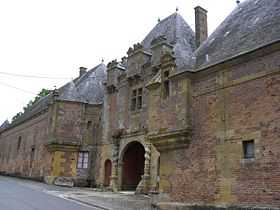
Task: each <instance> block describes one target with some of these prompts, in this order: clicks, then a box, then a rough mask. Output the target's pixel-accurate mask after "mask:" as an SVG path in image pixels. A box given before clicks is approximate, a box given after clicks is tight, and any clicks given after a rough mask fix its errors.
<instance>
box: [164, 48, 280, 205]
mask: <svg viewBox="0 0 280 210" xmlns="http://www.w3.org/2000/svg"><path fill="white" fill-rule="evenodd" d="M279 66H280V54H279V52H274V53H272V54H269V55H266V56H262V57H255V58H253V59H251V60H250V61H244V62H242V60H240V62H239V64H237V65H234V66H228V67H227V66H224V67H223V68H222V69H220V70H215V69H212V71H211V69H209V70H208V71H206V72H201V73H197V75H196V76H195V77H194V79H193V80H192V107H191V113H192V123H193V127H192V134H193V136H192V139H191V141H190V144H189V146H188V148H187V149H181V150H180V149H179V150H176V151H169V152H165V153H161V157H162V158H161V160H162V159H165V161H166V163H169V164H166V163H163V167H166V165H172V166H173V167H172V168H167V169H164V170H165V171H167V172H165V175H166V173H167V174H168V176H167V182H168V185H169V186H168V189H169V190H170V191H169V192H170V194H169V195H170V199H171V200H173V201H182V202H190V203H193V202H203V203H208V204H210V203H212V204H240V205H258V204H263V205H274V206H279V205H280V200H279V192H280V180H279V173H280V165H279V161H278V159H279V156H280V153H279V151H280V150H279V143H278V140H279V133H280V131H279V129H280V127H279V125H280V110H279V101H280V94H279V93H280V91H279V90H280V75H279V72H280V71H279ZM248 140H254V143H255V158H253V159H249V160H248V159H245V158H244V154H243V153H244V151H243V143H242V142H243V141H248ZM163 156H164V157H163ZM162 161H164V160H162ZM162 161H161V162H162ZM161 170H163V169H161ZM164 184H166V183H162V185H163V188H164Z"/></svg>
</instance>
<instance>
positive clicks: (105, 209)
mask: <svg viewBox="0 0 280 210" xmlns="http://www.w3.org/2000/svg"><path fill="white" fill-rule="evenodd" d="M65 198H67V199H69V200H73V201H77V202H79V203H83V204H86V205H88V206H92V207H95V208H99V209H102V210H114V209H111V208H108V207H105V206H101V205H96V204H92V203H90V202H87V201H82V200H80V199H77V198H73V197H70V196H69V197H68V196H65Z"/></svg>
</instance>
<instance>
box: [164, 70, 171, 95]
mask: <svg viewBox="0 0 280 210" xmlns="http://www.w3.org/2000/svg"><path fill="white" fill-rule="evenodd" d="M169 95H170V81H169V71H166V72H164V74H163V98H168V97H169Z"/></svg>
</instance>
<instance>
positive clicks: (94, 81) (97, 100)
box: [0, 63, 107, 132]
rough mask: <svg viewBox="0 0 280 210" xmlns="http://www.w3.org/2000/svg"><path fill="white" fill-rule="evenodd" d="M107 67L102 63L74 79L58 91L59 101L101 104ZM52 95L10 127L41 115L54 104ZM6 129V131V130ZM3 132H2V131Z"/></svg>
mask: <svg viewBox="0 0 280 210" xmlns="http://www.w3.org/2000/svg"><path fill="white" fill-rule="evenodd" d="M106 71H107V68H106V66H105V65H104V64H103V63H102V64H99V65H98V66H96V67H94V68H93V69H91V70H89V71H87V72H86V73H85V74H84V75H82V76H81V77H78V78H76V79H74V80H73V81H71V82H69V83H67V84H65V85H64V86H62V87H61V88H59V89H58V90H57V91H58V97H57V99H58V100H63V101H72V102H81V103H88V104H101V103H103V98H104V85H103V83H104V81H105V80H106V78H107V76H106ZM52 97H53V95H52V93H51V94H49V95H47V96H45V97H43V98H41V99H40V100H39V101H38V102H36V103H35V104H34V105H33V106H31V107H30V108H29V109H28V110H26V111H25V112H24V113H23V115H21V116H20V117H19V118H18V119H17V120H15V121H14V122H13V123H12V124H10V126H8V127H6V128H9V127H13V126H16V125H18V124H20V123H22V122H24V121H26V120H28V119H30V118H31V117H33V116H35V115H37V114H40V113H41V112H42V111H44V110H46V109H47V108H48V106H49V104H50V103H51V102H52ZM6 128H5V129H6ZM0 132H1V130H0Z"/></svg>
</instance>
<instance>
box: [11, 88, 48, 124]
mask: <svg viewBox="0 0 280 210" xmlns="http://www.w3.org/2000/svg"><path fill="white" fill-rule="evenodd" d="M50 92H51V91H50V90H48V89H45V88H43V89H42V90H41V91H40V92H39V94H38V95H37V96H36V97H35V98H34V99H33V100H30V101H29V102H28V104H26V106H24V107H23V112H18V113H17V114H16V115H15V116H14V117H13V118H12V122H14V121H15V120H16V119H18V118H19V117H20V116H21V115H23V114H24V112H26V111H27V110H28V109H29V108H31V107H32V106H33V105H34V104H35V103H36V102H37V101H39V100H40V99H41V98H43V97H45V96H47V95H48V94H49V93H50Z"/></svg>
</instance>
